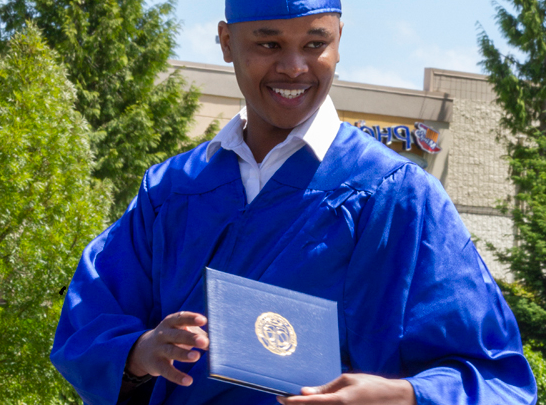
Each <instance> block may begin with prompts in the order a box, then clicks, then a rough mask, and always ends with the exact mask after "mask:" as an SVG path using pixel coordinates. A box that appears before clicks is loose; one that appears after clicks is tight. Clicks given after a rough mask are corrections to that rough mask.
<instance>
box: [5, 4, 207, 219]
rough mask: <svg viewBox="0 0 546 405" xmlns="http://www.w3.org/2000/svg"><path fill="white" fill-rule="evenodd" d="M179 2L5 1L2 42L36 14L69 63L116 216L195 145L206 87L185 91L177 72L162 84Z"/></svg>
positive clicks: (99, 173) (97, 169)
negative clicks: (192, 132) (145, 182)
mask: <svg viewBox="0 0 546 405" xmlns="http://www.w3.org/2000/svg"><path fill="white" fill-rule="evenodd" d="M0 4H2V3H1V2H0ZM174 4H175V3H174V0H167V1H166V2H165V3H161V4H158V5H155V6H152V7H146V6H145V2H144V1H143V0H81V1H74V0H33V1H30V0H4V1H3V4H2V5H1V6H0V27H1V26H2V25H1V24H2V23H3V24H4V28H3V31H2V32H1V33H0V47H1V41H2V40H3V41H5V40H6V39H8V38H9V37H10V36H11V35H12V34H13V32H14V31H17V30H18V29H20V28H21V27H23V26H24V25H25V21H26V20H27V19H32V20H33V21H35V23H36V24H37V26H38V27H39V28H40V29H41V30H42V31H43V33H44V36H45V38H46V40H47V42H48V44H49V45H50V46H51V47H52V48H54V49H55V50H56V51H57V52H58V54H59V55H60V57H61V59H62V61H63V62H64V63H65V65H66V66H67V69H68V78H69V79H70V80H71V81H72V82H73V83H74V84H75V86H76V89H77V92H78V101H77V103H76V107H77V109H78V111H80V112H81V113H82V114H83V116H84V117H85V118H86V119H87V121H88V122H89V123H90V124H91V126H92V128H93V129H94V130H95V136H94V138H92V140H91V143H92V147H93V151H94V153H95V155H96V157H97V165H96V167H95V169H94V175H95V176H96V177H97V178H98V179H110V180H111V181H112V182H113V185H114V198H115V206H114V208H113V211H112V219H116V218H118V217H119V216H120V215H121V214H122V213H123V211H124V210H125V208H126V207H127V205H128V203H129V202H130V200H131V199H132V198H133V197H134V196H135V195H136V193H137V191H138V187H139V185H140V181H141V179H142V176H143V174H144V172H145V170H146V169H147V168H148V167H149V166H151V165H152V164H155V163H158V162H160V161H163V160H165V159H166V158H168V157H170V156H172V155H175V154H176V153H179V152H180V151H181V149H180V145H181V144H182V143H184V142H185V143H188V138H187V135H186V134H187V132H188V128H189V126H190V125H191V123H192V117H193V115H194V113H195V111H196V110H197V108H198V97H199V92H198V91H197V90H196V89H195V88H193V87H191V86H190V87H189V88H188V87H187V86H186V89H187V90H186V91H184V87H185V83H184V80H183V78H182V77H181V76H180V75H178V74H176V73H173V74H171V75H166V76H167V78H166V79H165V80H164V81H162V82H161V83H158V77H159V75H160V74H161V73H162V72H163V73H164V72H166V71H167V69H168V67H169V65H168V62H167V59H168V58H169V57H171V56H172V55H173V50H174V48H175V36H176V34H177V31H178V29H179V25H178V24H177V23H176V22H175V21H173V20H172V18H171V15H172V13H173V9H174ZM0 29H1V28H0ZM164 76H165V75H164ZM215 129H216V128H211V131H209V132H214V130H215ZM190 143H191V142H190Z"/></svg>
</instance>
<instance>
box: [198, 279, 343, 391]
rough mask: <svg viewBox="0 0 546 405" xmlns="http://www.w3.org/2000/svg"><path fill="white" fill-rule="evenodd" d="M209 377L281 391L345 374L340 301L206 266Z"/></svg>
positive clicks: (318, 383) (293, 389)
mask: <svg viewBox="0 0 546 405" xmlns="http://www.w3.org/2000/svg"><path fill="white" fill-rule="evenodd" d="M205 289H206V294H205V295H206V310H207V318H208V333H209V339H210V348H209V355H208V359H209V377H211V378H214V379H217V380H221V381H226V382H230V383H234V384H238V385H243V386H245V387H249V388H254V389H258V390H262V391H266V392H269V393H272V394H277V395H298V394H300V392H301V388H302V387H304V386H318V385H323V384H326V383H328V382H330V381H332V380H334V379H335V378H337V377H339V376H340V375H341V360H340V350H339V334H338V322H337V303H336V302H333V301H328V300H325V299H322V298H317V297H313V296H310V295H307V294H302V293H299V292H296V291H292V290H288V289H285V288H280V287H276V286H272V285H269V284H265V283H261V282H259V281H254V280H249V279H246V278H244V277H239V276H234V275H232V274H228V273H224V272H220V271H217V270H212V269H209V268H207V269H206V270H205Z"/></svg>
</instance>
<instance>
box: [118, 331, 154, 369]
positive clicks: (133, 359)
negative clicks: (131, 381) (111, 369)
mask: <svg viewBox="0 0 546 405" xmlns="http://www.w3.org/2000/svg"><path fill="white" fill-rule="evenodd" d="M150 332H151V331H148V332H144V333H143V334H142V335H140V337H139V338H138V339H137V341H136V342H135V344H134V345H133V347H132V348H131V350H130V351H129V355H128V356H127V360H126V362H125V370H124V372H125V373H128V374H129V375H131V376H133V377H137V378H138V377H144V376H147V375H149V374H150V373H149V372H148V371H147V370H146V368H145V367H144V365H143V364H141V359H142V355H141V352H142V341H143V339H145V337H146V335H147V334H148V333H150Z"/></svg>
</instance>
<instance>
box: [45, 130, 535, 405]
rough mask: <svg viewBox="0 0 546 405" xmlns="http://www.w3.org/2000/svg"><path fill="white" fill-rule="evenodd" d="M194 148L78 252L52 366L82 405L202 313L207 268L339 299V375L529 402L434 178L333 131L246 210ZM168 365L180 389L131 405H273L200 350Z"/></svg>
mask: <svg viewBox="0 0 546 405" xmlns="http://www.w3.org/2000/svg"><path fill="white" fill-rule="evenodd" d="M205 149H206V145H201V146H199V147H198V148H196V149H195V150H193V151H190V152H188V153H185V154H183V155H179V156H176V157H174V158H171V159H169V160H167V161H166V162H164V163H162V164H159V165H156V166H154V167H152V168H150V169H149V170H148V172H147V173H146V175H145V176H144V179H143V181H142V185H141V187H140V191H139V193H138V196H137V198H136V199H135V200H134V201H133V202H132V203H131V205H130V207H129V208H128V210H127V212H126V213H125V214H124V215H123V217H122V218H121V219H120V220H119V221H117V222H116V223H115V224H114V225H112V226H111V227H110V228H108V229H107V230H106V231H105V232H104V233H102V234H101V235H100V236H99V237H98V238H96V239H95V240H94V241H93V242H91V243H90V244H89V246H88V247H87V248H86V249H85V251H84V253H83V257H82V259H81V262H80V264H79V266H78V269H77V271H76V273H75V275H74V278H73V280H72V282H71V284H70V287H69V289H68V293H67V297H66V300H65V303H64V307H63V311H62V315H61V319H60V322H59V326H58V329H57V333H56V337H55V343H54V346H53V349H52V354H51V360H52V362H53V363H54V365H55V366H56V367H57V368H58V370H59V371H60V372H61V373H62V374H63V375H64V376H65V378H66V379H67V380H68V381H69V382H70V383H72V384H73V385H74V387H75V388H76V389H77V391H78V392H79V394H80V395H81V396H82V398H83V399H84V401H85V402H86V403H87V404H93V405H99V404H114V403H116V401H117V398H118V392H119V389H120V385H121V377H122V373H123V368H124V364H125V361H126V358H127V355H128V353H129V350H130V349H131V346H132V345H133V343H134V342H135V341H136V339H137V338H138V337H139V336H140V335H141V334H142V333H143V332H144V331H146V330H149V329H153V328H154V327H155V326H156V325H157V324H158V323H159V322H160V321H161V320H162V319H163V318H164V317H165V316H167V315H169V314H171V313H174V312H176V311H181V310H184V311H194V312H199V313H203V308H204V303H203V285H202V283H203V280H202V269H203V267H204V266H205V265H208V266H210V267H212V268H215V269H219V270H222V271H226V272H230V273H233V274H237V275H240V276H244V277H248V278H251V279H254V280H260V281H263V282H266V283H270V284H274V285H278V286H281V287H285V288H290V289H293V290H296V291H301V292H303V293H307V294H311V295H315V296H319V297H323V298H326V299H330V300H334V301H337V302H338V309H339V314H338V317H339V335H340V345H341V347H340V349H341V357H342V362H343V370H344V371H355V372H364V373H372V374H378V375H382V376H386V377H403V378H407V379H408V380H409V381H410V382H411V383H412V384H413V387H414V389H415V393H416V396H417V400H418V403H419V404H440V403H442V404H500V403H510V404H530V403H534V401H535V396H536V384H535V381H534V378H533V376H532V373H531V371H530V368H529V365H528V363H527V361H526V360H525V358H524V357H523V355H522V347H521V341H520V337H519V332H518V328H517V324H516V321H515V319H514V317H513V315H512V313H511V311H510V310H509V308H508V307H507V305H506V303H505V301H504V299H503V298H502V295H501V293H500V292H499V289H498V287H497V285H496V284H495V282H494V281H493V279H492V277H491V275H490V273H489V271H488V270H487V268H486V266H485V264H484V262H483V261H482V259H481V257H480V256H479V254H478V253H477V251H476V249H475V247H474V245H473V243H472V242H471V240H470V235H469V233H468V231H467V230H466V228H465V227H464V225H463V223H462V222H461V219H460V218H459V215H458V214H457V211H456V210H455V207H454V206H453V204H452V203H451V201H450V200H449V198H448V196H447V195H446V193H445V191H444V190H443V188H442V186H441V185H440V184H439V182H438V181H437V180H436V179H434V178H433V177H432V176H430V175H428V174H426V173H425V172H424V171H422V170H421V169H420V168H419V167H417V166H416V165H415V164H412V163H411V162H408V161H407V160H406V159H404V158H403V157H401V156H399V155H397V154H396V153H394V152H392V151H390V150H389V149H388V148H386V147H385V146H384V145H382V144H380V143H379V142H377V141H375V140H374V139H373V138H371V137H368V136H365V135H363V134H362V132H361V131H359V130H357V129H356V128H353V127H351V126H349V125H347V124H343V125H342V126H341V128H340V131H339V133H338V135H337V137H336V139H335V141H334V143H333V144H332V146H331V147H330V149H329V150H328V153H327V154H326V156H325V158H324V160H323V162H322V163H320V162H318V161H317V159H316V157H315V156H314V155H313V153H312V151H311V150H310V149H309V148H307V147H304V148H302V149H300V150H299V151H298V152H296V153H295V154H294V155H293V156H292V157H290V158H289V159H288V160H287V161H286V163H285V164H284V165H283V166H282V167H281V168H280V169H279V170H278V171H277V173H276V174H275V175H274V176H273V178H272V179H271V180H270V181H269V182H268V183H267V184H266V185H265V187H264V189H263V190H262V191H261V192H260V194H259V195H258V196H257V197H256V199H255V200H254V201H252V203H251V204H247V203H246V199H245V192H244V189H243V185H242V182H241V177H240V173H239V166H238V163H237V157H236V155H235V154H234V153H233V152H230V151H226V150H223V149H220V150H219V151H218V152H217V153H216V154H215V155H214V156H213V157H212V159H211V160H210V162H206V158H205ZM241 305H245V303H244V302H241ZM332 350H337V348H332ZM175 364H176V365H177V367H178V368H179V369H180V370H182V371H184V372H188V373H189V374H190V375H191V376H192V377H193V378H194V384H193V385H192V386H191V387H181V386H177V385H175V384H172V383H170V382H168V381H166V380H165V379H163V378H161V377H160V378H157V379H154V380H153V381H151V382H150V383H148V386H147V387H146V389H147V390H148V394H150V395H151V398H150V399H149V400H148V398H147V397H146V395H143V396H141V395H139V396H138V398H133V399H132V400H131V401H132V402H131V401H129V403H148V402H149V403H150V404H191V405H197V404H216V403H237V404H274V403H276V400H275V397H274V396H273V395H270V394H266V393H261V392H259V391H254V390H250V389H246V388H242V387H238V386H234V385H231V384H227V383H223V382H217V381H213V380H210V379H208V378H207V377H206V374H207V373H206V364H207V359H206V354H205V355H204V356H203V357H202V358H201V359H200V360H199V361H198V362H197V363H195V364H186V363H178V362H177V363H175ZM152 391H153V392H152ZM143 398H145V399H143Z"/></svg>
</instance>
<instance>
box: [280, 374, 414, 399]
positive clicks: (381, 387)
mask: <svg viewBox="0 0 546 405" xmlns="http://www.w3.org/2000/svg"><path fill="white" fill-rule="evenodd" d="M277 400H278V401H279V402H280V403H281V404H283V405H341V404H343V405H347V404H355V405H357V404H362V405H416V404H417V402H416V400H415V393H414V391H413V386H412V385H411V384H410V383H409V382H408V381H406V380H390V379H387V378H383V377H378V376H374V375H369V374H343V375H342V376H341V377H339V378H336V379H335V380H334V381H332V382H330V383H328V384H326V385H322V386H320V387H304V388H302V390H301V395H297V396H293V397H277Z"/></svg>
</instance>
